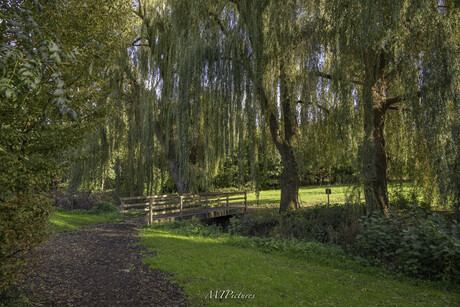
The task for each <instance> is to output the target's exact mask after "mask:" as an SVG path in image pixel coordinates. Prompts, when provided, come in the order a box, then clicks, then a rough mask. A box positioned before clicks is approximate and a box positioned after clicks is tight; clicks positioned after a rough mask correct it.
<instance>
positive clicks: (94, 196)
mask: <svg viewBox="0 0 460 307" xmlns="http://www.w3.org/2000/svg"><path fill="white" fill-rule="evenodd" d="M109 199H110V195H109V194H107V193H92V192H91V191H85V190H82V191H79V192H77V193H72V192H63V191H61V190H55V191H54V203H53V207H58V208H62V209H66V210H91V209H92V208H93V206H94V204H97V203H100V202H102V201H105V202H107V201H108V200H109Z"/></svg>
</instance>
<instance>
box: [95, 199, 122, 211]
mask: <svg viewBox="0 0 460 307" xmlns="http://www.w3.org/2000/svg"><path fill="white" fill-rule="evenodd" d="M117 211H118V208H117V206H115V205H114V204H112V203H111V202H108V201H101V202H98V203H97V204H95V205H94V206H93V208H91V210H90V212H91V213H95V214H102V213H112V212H117Z"/></svg>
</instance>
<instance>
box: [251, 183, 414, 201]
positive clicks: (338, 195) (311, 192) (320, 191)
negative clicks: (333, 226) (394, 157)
mask: <svg viewBox="0 0 460 307" xmlns="http://www.w3.org/2000/svg"><path fill="white" fill-rule="evenodd" d="M401 185H402V190H403V191H404V192H408V191H409V190H410V188H411V187H412V184H411V183H409V182H404V183H402V184H401ZM399 186H400V183H397V182H392V183H390V184H389V193H390V195H391V193H392V192H393V191H395V190H396V189H398V188H399ZM351 188H352V186H351V185H345V184H342V185H322V186H308V187H300V189H299V200H300V202H301V203H319V202H325V203H327V195H326V189H331V192H332V194H330V195H329V201H330V202H331V203H337V202H342V201H343V200H345V199H346V193H347V190H349V189H351ZM247 197H248V205H257V204H258V203H257V198H256V194H255V193H254V192H253V193H248V195H247ZM360 197H361V198H364V194H363V193H362V192H361V196H360ZM280 199H281V190H267V191H260V195H259V205H279V203H280Z"/></svg>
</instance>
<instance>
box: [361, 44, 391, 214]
mask: <svg viewBox="0 0 460 307" xmlns="http://www.w3.org/2000/svg"><path fill="white" fill-rule="evenodd" d="M364 59H365V80H364V85H363V107H364V133H365V137H364V143H363V153H362V154H363V155H364V156H363V174H364V197H365V199H366V206H367V208H368V213H370V212H372V211H374V210H379V211H380V212H382V213H384V214H385V215H386V216H389V210H390V204H389V200H388V191H387V153H386V148H385V137H384V128H385V113H386V111H387V106H388V105H387V104H386V103H385V100H386V97H385V95H386V80H385V78H384V69H385V59H384V54H383V53H382V54H380V56H379V57H376V55H375V53H373V52H368V53H366V54H365V56H364ZM376 60H377V61H376Z"/></svg>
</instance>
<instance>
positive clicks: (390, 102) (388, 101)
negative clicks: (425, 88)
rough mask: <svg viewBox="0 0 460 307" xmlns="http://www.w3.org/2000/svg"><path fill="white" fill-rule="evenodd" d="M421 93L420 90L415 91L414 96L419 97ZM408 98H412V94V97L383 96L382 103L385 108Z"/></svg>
mask: <svg viewBox="0 0 460 307" xmlns="http://www.w3.org/2000/svg"><path fill="white" fill-rule="evenodd" d="M421 95H422V93H421V92H417V93H416V94H415V97H420V96H421ZM410 98H414V96H412V97H407V96H396V97H391V98H385V99H384V100H383V103H384V104H385V107H386V108H389V107H390V106H391V105H393V104H396V103H399V102H403V101H406V100H407V99H410Z"/></svg>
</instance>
